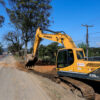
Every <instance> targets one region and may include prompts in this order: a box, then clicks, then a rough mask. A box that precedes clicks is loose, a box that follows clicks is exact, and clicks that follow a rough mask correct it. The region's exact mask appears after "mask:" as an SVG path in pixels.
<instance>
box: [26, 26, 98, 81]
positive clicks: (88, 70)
mask: <svg viewBox="0 0 100 100" xmlns="http://www.w3.org/2000/svg"><path fill="white" fill-rule="evenodd" d="M47 31H50V32H52V33H55V34H50V33H48V34H47V33H43V32H42V29H41V28H40V27H39V28H38V29H37V30H36V35H35V42H34V45H33V60H30V61H29V62H28V63H27V64H26V66H29V67H31V66H32V65H34V64H35V63H36V61H37V51H38V46H39V44H40V41H41V39H43V38H44V39H48V40H52V41H55V42H58V43H61V44H62V45H63V46H64V48H63V49H60V50H58V53H57V57H56V58H57V59H56V65H57V68H56V70H57V74H58V75H59V76H67V77H74V78H81V79H88V80H95V81H100V61H88V60H87V59H85V53H84V50H83V49H82V48H77V47H76V45H75V44H74V42H73V40H72V38H71V37H70V36H68V35H67V34H65V33H63V34H62V32H54V31H51V30H47Z"/></svg>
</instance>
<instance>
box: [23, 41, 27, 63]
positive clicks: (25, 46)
mask: <svg viewBox="0 0 100 100" xmlns="http://www.w3.org/2000/svg"><path fill="white" fill-rule="evenodd" d="M24 52H25V62H27V42H26V41H25V51H24Z"/></svg>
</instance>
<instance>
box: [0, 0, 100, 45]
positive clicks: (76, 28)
mask: <svg viewBox="0 0 100 100" xmlns="http://www.w3.org/2000/svg"><path fill="white" fill-rule="evenodd" d="M6 2H7V0H6ZM51 5H52V10H51V11H50V12H51V17H50V19H51V20H52V21H53V23H51V26H50V27H49V29H52V30H55V31H60V30H63V31H65V32H66V33H67V34H68V35H70V36H71V37H72V39H73V41H75V44H76V45H77V44H78V43H81V42H84V43H85V35H86V28H85V27H82V26H81V24H89V25H94V27H92V28H89V43H90V46H92V47H93V46H95V47H100V39H99V38H100V0H52V2H51ZM7 6H8V3H7ZM0 15H4V16H5V19H6V20H5V23H4V26H3V27H2V28H0V32H1V34H0V41H2V36H3V35H4V34H6V33H7V32H8V31H10V30H12V29H13V28H12V26H11V25H10V24H8V23H10V20H9V17H8V15H7V13H6V11H5V9H4V8H3V7H2V5H0ZM42 43H43V44H45V45H47V44H49V43H51V42H50V41H48V40H44V41H42Z"/></svg>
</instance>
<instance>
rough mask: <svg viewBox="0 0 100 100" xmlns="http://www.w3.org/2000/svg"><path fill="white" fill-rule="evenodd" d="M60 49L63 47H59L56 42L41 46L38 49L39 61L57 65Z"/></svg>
mask: <svg viewBox="0 0 100 100" xmlns="http://www.w3.org/2000/svg"><path fill="white" fill-rule="evenodd" d="M60 48H62V46H59V45H58V43H56V42H53V43H51V44H49V45H47V46H45V45H42V44H41V45H40V46H39V49H38V56H39V60H41V61H43V62H45V63H48V64H55V63H56V54H57V51H58V49H60Z"/></svg>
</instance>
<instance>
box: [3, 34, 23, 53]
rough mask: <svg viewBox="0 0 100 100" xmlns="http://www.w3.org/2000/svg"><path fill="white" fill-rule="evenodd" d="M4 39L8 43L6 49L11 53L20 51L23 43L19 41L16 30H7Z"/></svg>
mask: <svg viewBox="0 0 100 100" xmlns="http://www.w3.org/2000/svg"><path fill="white" fill-rule="evenodd" d="M4 39H5V40H6V41H7V43H8V50H9V51H10V52H12V53H15V52H20V50H22V46H23V43H21V41H20V40H21V39H20V34H18V33H16V32H8V34H6V35H5V36H4Z"/></svg>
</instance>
